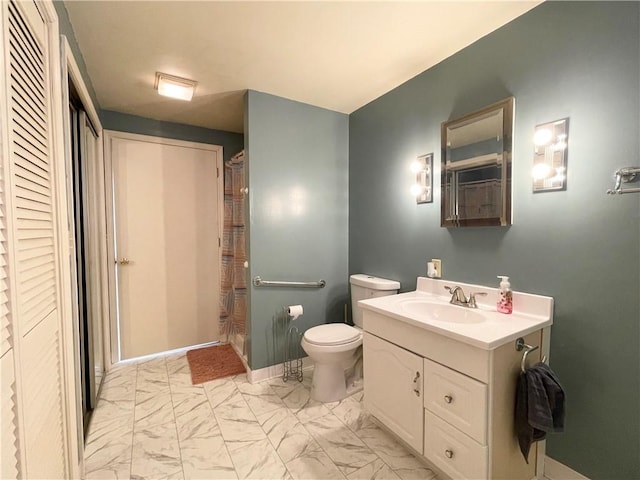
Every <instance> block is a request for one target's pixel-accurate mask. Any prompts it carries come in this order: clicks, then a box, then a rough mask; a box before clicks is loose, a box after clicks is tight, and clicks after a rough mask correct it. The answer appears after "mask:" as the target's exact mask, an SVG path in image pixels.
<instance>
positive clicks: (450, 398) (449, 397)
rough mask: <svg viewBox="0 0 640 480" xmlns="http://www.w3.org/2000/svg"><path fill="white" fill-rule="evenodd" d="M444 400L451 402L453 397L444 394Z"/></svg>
mask: <svg viewBox="0 0 640 480" xmlns="http://www.w3.org/2000/svg"><path fill="white" fill-rule="evenodd" d="M444 401H445V402H446V403H451V402H453V397H452V396H451V395H445V396H444Z"/></svg>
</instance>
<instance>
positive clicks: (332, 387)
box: [311, 363, 347, 403]
mask: <svg viewBox="0 0 640 480" xmlns="http://www.w3.org/2000/svg"><path fill="white" fill-rule="evenodd" d="M346 396H347V386H346V382H345V378H344V370H343V368H342V365H340V364H339V363H334V364H332V363H329V364H327V363H325V364H318V363H316V364H315V367H314V369H313V378H312V380H311V398H312V399H313V400H315V401H317V402H323V403H326V402H337V401H340V400H342V399H343V398H345V397H346Z"/></svg>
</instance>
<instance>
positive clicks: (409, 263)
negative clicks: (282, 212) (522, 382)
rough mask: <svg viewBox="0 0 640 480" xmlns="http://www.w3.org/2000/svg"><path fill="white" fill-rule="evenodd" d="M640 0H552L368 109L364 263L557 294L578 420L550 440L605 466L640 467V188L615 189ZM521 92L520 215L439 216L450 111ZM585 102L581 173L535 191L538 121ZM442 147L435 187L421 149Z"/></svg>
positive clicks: (357, 221) (632, 156) (579, 459)
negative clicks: (457, 224)
mask: <svg viewBox="0 0 640 480" xmlns="http://www.w3.org/2000/svg"><path fill="white" fill-rule="evenodd" d="M639 31H640V3H638V2H626V3H624V2H621V3H615V2H547V3H544V4H542V5H541V6H539V7H537V8H535V9H534V10H532V11H531V12H529V13H527V14H525V15H524V16H522V17H520V18H518V19H516V20H515V21H513V22H511V23H509V24H507V25H506V26H504V27H503V28H501V29H499V30H497V31H495V32H494V33H492V34H490V35H488V36H486V37H484V38H483V39H481V40H479V41H477V42H476V43H474V44H473V45H471V46H469V47H468V48H466V49H464V50H462V51H461V52H459V53H458V54H456V55H454V56H453V57H450V58H448V59H447V60H445V61H443V62H441V63H440V64H438V65H436V66H435V67H433V68H431V69H430V70H428V71H426V72H424V73H422V74H421V75H418V76H417V77H415V78H414V79H412V80H410V81H409V82H407V83H405V84H403V85H401V86H400V87H398V88H396V89H394V90H393V91H391V92H389V93H388V94H386V95H384V96H383V97H381V98H379V99H377V100H375V101H373V102H371V103H370V104H368V105H366V106H365V107H363V108H361V109H359V110H358V111H356V112H354V113H353V114H352V115H351V116H350V119H349V126H350V130H349V138H350V147H349V271H350V272H351V273H356V272H365V273H369V274H373V275H379V276H383V277H388V278H393V279H397V280H399V281H400V282H401V283H402V289H403V290H405V291H406V290H412V289H414V288H415V281H416V280H415V279H416V277H417V276H419V275H424V274H425V271H426V262H427V260H428V259H430V258H433V257H435V258H441V259H442V261H443V272H444V278H445V279H451V280H457V281H462V282H471V283H479V284H484V285H490V286H497V279H496V277H495V276H496V275H498V274H507V275H511V277H512V280H511V282H512V286H513V288H514V289H516V290H520V291H525V292H532V293H538V294H543V295H551V296H553V297H554V298H555V316H554V325H553V328H552V335H551V367H552V368H553V369H554V370H555V371H556V372H557V373H558V375H559V377H560V379H561V380H562V382H563V385H564V388H565V390H566V394H567V419H566V432H565V433H563V434H552V435H550V437H549V439H548V442H547V452H548V454H549V455H550V456H551V457H553V458H555V459H556V460H558V461H560V462H562V463H564V464H566V465H568V466H570V467H571V468H573V469H575V470H577V471H579V472H581V473H583V474H584V475H586V476H588V477H589V478H592V479H605V478H606V479H623V478H624V479H637V478H640V345H639V342H640V328H639V325H640V213H639V212H640V195H639V194H629V195H622V196H616V197H610V196H607V195H605V191H606V190H607V189H608V188H611V187H612V185H613V183H612V182H613V172H614V170H615V169H616V168H618V167H622V166H630V165H636V166H638V165H640V158H639V152H640V146H639V133H640V121H639V115H640V113H639V112H640V98H639V96H640V94H639V91H640V65H639V61H640V60H639V58H640V33H639ZM509 95H514V96H515V98H516V107H515V135H514V160H513V205H514V217H513V218H514V223H513V226H511V227H505V228H500V227H491V228H462V229H457V230H456V229H444V228H441V227H440V201H439V194H440V187H439V173H440V168H439V162H440V124H441V122H443V121H445V120H447V119H452V118H455V117H457V116H459V115H462V114H464V113H467V112H470V111H473V110H475V109H477V108H480V107H483V106H484V105H487V104H490V103H492V102H494V101H497V100H500V99H502V98H505V97H507V96H509ZM563 117H570V131H569V154H568V186H567V190H566V191H564V192H552V193H538V194H535V195H534V194H533V193H531V177H530V170H531V166H532V158H533V143H532V140H531V139H532V136H533V130H534V126H535V125H537V124H540V123H544V122H547V121H551V120H556V119H560V118H563ZM429 152H433V153H434V157H435V163H436V165H438V167H437V168H436V185H438V186H437V187H436V189H435V199H436V200H435V201H434V203H433V204H424V205H416V203H415V200H414V199H412V198H411V197H410V195H409V193H408V191H409V186H410V185H411V184H412V183H413V175H412V174H411V173H410V171H409V169H408V167H409V163H410V162H411V161H412V160H413V159H414V158H415V157H416V156H418V155H421V154H425V153H429Z"/></svg>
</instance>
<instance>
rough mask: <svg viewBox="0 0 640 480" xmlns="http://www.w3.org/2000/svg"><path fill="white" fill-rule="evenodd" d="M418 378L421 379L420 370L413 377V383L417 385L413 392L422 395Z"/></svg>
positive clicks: (417, 395)
mask: <svg viewBox="0 0 640 480" xmlns="http://www.w3.org/2000/svg"><path fill="white" fill-rule="evenodd" d="M418 380H420V372H416V376H415V378H414V379H413V384H414V385H415V387H414V388H413V392H414V393H415V394H416V397H419V396H420V385H419V384H418Z"/></svg>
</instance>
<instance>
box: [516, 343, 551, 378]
mask: <svg viewBox="0 0 640 480" xmlns="http://www.w3.org/2000/svg"><path fill="white" fill-rule="evenodd" d="M538 348H539V347H538V345H527V344H526V343H524V338H522V337H520V338H518V339H517V340H516V350H517V351H518V352H520V351H522V350H524V353H523V354H522V360H521V361H520V371H521V372H522V373H524V372H525V368H526V365H527V356H528V355H529V354H530V353H531V352H534V351H536V350H537V349H538ZM542 362H543V363H546V362H547V357H546V356H544V357H542Z"/></svg>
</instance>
